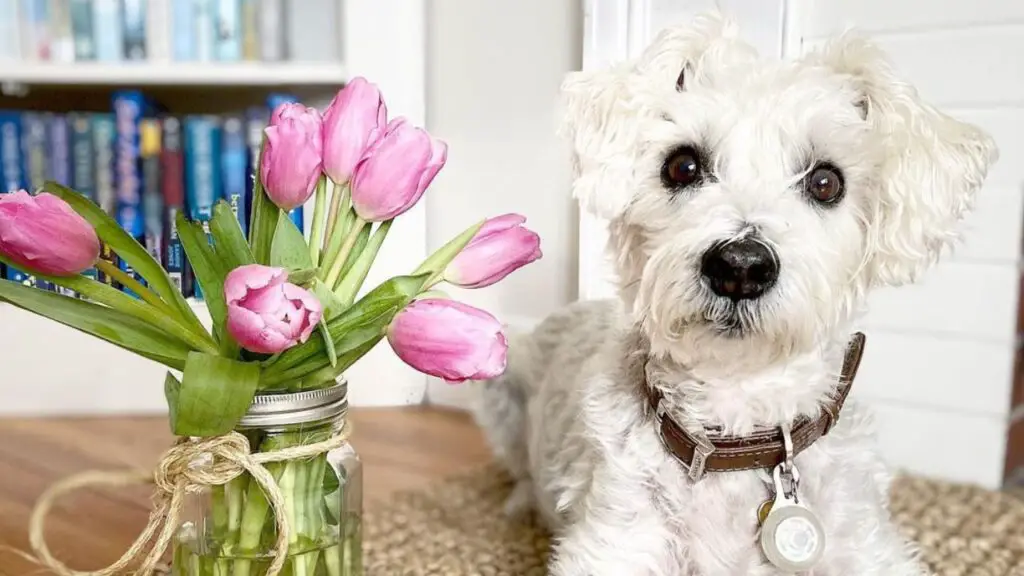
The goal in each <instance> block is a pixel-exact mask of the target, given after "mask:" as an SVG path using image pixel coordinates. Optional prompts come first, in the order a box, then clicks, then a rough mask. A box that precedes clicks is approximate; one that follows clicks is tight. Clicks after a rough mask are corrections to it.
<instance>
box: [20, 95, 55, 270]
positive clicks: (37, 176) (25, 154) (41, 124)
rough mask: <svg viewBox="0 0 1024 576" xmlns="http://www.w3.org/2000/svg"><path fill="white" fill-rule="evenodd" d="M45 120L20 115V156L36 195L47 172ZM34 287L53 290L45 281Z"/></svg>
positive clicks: (29, 114)
mask: <svg viewBox="0 0 1024 576" xmlns="http://www.w3.org/2000/svg"><path fill="white" fill-rule="evenodd" d="M47 120H48V119H47V117H46V115H45V114H41V113H38V112H25V113H23V114H22V115H21V154H22V161H23V162H24V168H23V171H24V174H25V177H26V178H27V180H28V190H29V193H30V194H35V193H37V192H38V191H39V189H40V188H42V187H43V184H44V183H45V182H46V178H47V172H48V171H49V166H48V164H49V163H48V162H47V160H46V157H47V153H48V150H49V143H48V142H47V128H48V126H47V124H48V122H47ZM35 286H36V288H40V289H42V290H53V284H50V283H49V282H47V281H45V280H39V279H36V280H35Z"/></svg>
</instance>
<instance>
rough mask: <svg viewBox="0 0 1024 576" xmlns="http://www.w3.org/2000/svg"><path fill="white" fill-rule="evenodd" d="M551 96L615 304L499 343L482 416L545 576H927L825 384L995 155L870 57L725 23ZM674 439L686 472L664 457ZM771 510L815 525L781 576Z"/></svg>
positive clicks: (860, 433)
mask: <svg viewBox="0 0 1024 576" xmlns="http://www.w3.org/2000/svg"><path fill="white" fill-rule="evenodd" d="M563 93H564V97H565V104H566V109H567V122H566V129H565V132H566V134H567V135H568V137H569V139H570V140H571V143H572V146H573V153H574V154H573V155H574V168H575V181H574V185H573V190H574V195H575V196H576V197H577V198H578V199H579V201H580V202H581V204H582V205H583V207H584V208H586V209H588V210H590V211H591V212H593V213H595V214H597V215H599V216H601V217H603V218H605V219H607V220H608V221H609V222H610V233H611V234H610V242H609V246H608V250H609V253H610V257H611V258H612V260H613V261H614V263H615V267H616V269H617V273H618V279H617V286H618V294H619V298H618V299H617V300H615V301H599V302H582V303H577V304H574V305H571V306H570V307H568V308H567V309H565V310H563V311H560V312H557V313H555V314H553V315H552V316H550V317H549V318H547V319H546V320H545V321H544V322H543V323H541V324H540V325H539V326H538V327H537V328H536V329H535V330H534V331H533V332H532V333H531V334H528V335H523V336H521V337H517V338H513V340H512V344H511V350H510V360H509V368H508V371H507V373H506V374H505V375H504V376H503V377H501V378H499V379H496V380H493V381H489V382H486V383H483V384H482V385H481V388H480V390H481V394H480V400H481V401H482V402H481V404H480V407H479V408H478V410H477V413H476V417H477V420H478V422H479V423H480V424H481V426H482V427H483V429H484V430H485V432H486V434H487V435H488V438H489V440H490V442H491V444H492V445H493V449H494V451H495V453H496V455H497V456H498V457H499V459H500V460H501V461H502V462H503V463H504V465H506V466H507V468H508V470H509V471H510V473H511V474H512V476H514V478H515V479H516V481H517V485H516V488H515V490H514V491H513V493H512V496H511V497H510V499H509V502H508V505H507V509H508V511H509V512H510V513H516V512H522V511H524V510H529V509H531V508H532V509H535V510H536V511H538V512H539V514H540V516H541V518H542V519H543V520H544V521H545V522H546V523H548V524H549V525H550V527H551V528H552V529H553V530H554V531H555V534H556V540H555V547H554V550H553V555H552V560H551V564H550V570H551V573H552V574H553V575H555V576H630V575H656V576H673V575H694V576H696V575H700V576H729V575H768V574H784V573H791V572H798V573H803V574H813V575H814V576H821V575H828V576H868V575H884V576H904V575H918V574H923V573H925V568H924V567H923V566H922V565H921V563H920V562H919V560H918V559H917V558H916V553H915V551H914V549H913V548H912V547H911V546H910V545H909V544H908V543H906V542H905V541H903V540H902V539H901V537H900V535H899V534H898V532H897V530H896V529H895V526H894V524H893V523H892V521H891V519H890V516H889V513H888V510H887V494H888V488H889V482H890V472H889V471H888V470H887V467H886V465H885V464H884V463H883V462H882V460H881V459H880V457H879V456H878V455H877V453H876V451H875V446H874V444H873V442H874V437H873V431H872V424H871V421H870V419H869V418H868V416H867V415H865V413H864V412H863V411H862V409H861V408H859V407H858V406H857V405H856V403H855V402H849V403H847V404H846V406H845V407H842V402H841V398H840V396H845V391H844V390H840V388H842V386H843V378H841V377H840V375H839V373H840V371H841V369H842V368H841V367H842V366H844V362H843V360H844V357H845V356H844V353H845V351H846V350H847V346H848V343H849V342H851V337H853V334H854V328H853V325H854V322H855V320H856V319H857V318H858V317H859V316H860V314H861V313H862V312H863V307H864V304H865V300H866V295H867V293H868V292H869V291H870V290H871V289H873V288H875V287H881V286H896V285H901V284H906V283H909V282H912V281H914V280H915V279H916V278H917V277H918V276H919V275H920V274H921V273H922V272H924V271H925V270H926V269H927V268H929V267H930V266H931V265H932V264H933V263H934V262H935V261H936V259H937V258H938V257H939V256H940V254H941V253H942V252H944V251H945V250H946V249H947V248H949V247H950V246H951V245H952V244H953V243H954V241H955V240H956V239H957V238H958V233H957V228H958V226H957V225H958V223H959V222H960V221H961V220H962V219H963V218H964V216H965V215H966V214H967V213H968V212H969V211H970V210H971V209H972V207H973V205H974V200H975V195H976V192H977V191H978V189H979V188H980V187H981V184H982V182H983V180H984V178H985V176H986V173H987V170H988V167H989V165H990V164H991V163H992V162H994V161H995V160H996V158H997V155H998V153H997V150H996V148H995V146H994V144H993V142H992V140H991V139H990V138H989V137H988V136H987V135H986V134H984V133H983V132H981V131H980V130H978V129H977V128H975V127H974V126H971V125H969V124H965V123H963V122H960V121H957V120H955V119H953V118H951V117H949V116H947V115H944V114H943V113H941V112H939V111H938V110H936V109H935V108H933V107H931V106H929V105H928V104H926V103H924V102H922V101H921V100H920V99H919V97H918V95H917V93H916V91H915V90H914V88H913V87H911V86H910V85H908V84H907V83H905V82H903V81H901V80H900V79H899V78H898V77H897V76H896V74H895V73H894V70H893V67H892V66H891V65H890V64H889V63H888V61H887V59H886V58H885V56H884V55H883V53H882V52H881V51H880V50H879V49H878V48H877V47H875V46H874V45H873V44H871V43H870V42H868V41H866V40H864V39H862V38H859V37H857V36H855V35H851V34H845V35H843V36H841V37H839V38H837V39H835V40H833V41H832V42H831V43H829V44H828V45H826V46H825V47H824V48H822V49H820V50H819V51H817V52H815V53H813V54H809V55H807V56H805V57H803V58H802V59H800V60H797V61H782V62H780V61H777V60H774V59H764V58H761V57H759V56H758V55H757V53H756V52H755V50H754V49H753V48H751V47H750V46H748V45H747V44H745V43H743V42H742V41H740V40H738V39H737V37H736V29H735V26H734V24H732V23H731V21H729V20H727V19H725V18H723V17H721V16H719V15H717V14H708V15H704V16H701V17H699V18H697V19H696V20H694V21H693V22H692V23H689V24H688V25H686V26H681V27H675V28H671V29H668V30H665V31H664V32H662V33H661V34H660V35H659V36H658V37H657V39H656V40H655V41H654V43H653V45H651V46H650V47H649V48H648V49H647V50H646V51H645V52H644V53H643V54H642V55H641V56H640V57H638V58H636V59H635V60H632V61H628V62H625V63H622V64H620V65H618V66H615V67H613V68H611V69H608V70H602V71H585V72H576V73H572V74H571V75H570V76H569V77H568V78H567V80H566V81H565V83H564V85H563ZM869 349H870V348H869ZM854 364H855V363H854ZM855 367H856V366H855V365H854V366H853V368H855ZM847 368H849V366H847ZM655 404H657V405H655ZM839 408H842V413H841V417H839V418H838V420H835V418H833V419H827V418H826V419H824V420H823V417H824V416H827V415H829V414H832V412H838V410H839ZM832 415H833V416H834V415H835V414H832ZM665 420H668V421H671V422H673V423H675V424H677V426H676V428H679V429H683V430H684V431H687V434H688V436H687V437H688V438H690V441H691V442H690V443H691V445H692V444H696V445H698V446H699V447H698V448H696V449H694V450H693V454H697V456H696V457H695V458H692V459H689V460H688V459H687V458H685V457H684V458H682V459H680V458H679V457H677V456H676V455H675V454H676V453H675V452H672V451H670V447H671V444H670V443H668V442H667V441H666V440H664V437H663V436H662V435H661V430H662V427H661V426H662V422H663V421H665ZM808 422H810V423H813V424H814V425H815V426H817V423H819V422H827V424H824V425H823V426H822V427H821V428H819V429H814V430H812V429H811V428H813V427H809V426H808V425H807V424H808ZM832 422H836V426H835V428H834V429H831V423H832ZM800 426H804V427H803V428H801V430H802V431H803V432H801V434H802V435H801V436H800V437H799V438H798V437H797V435H798V434H797V428H799V427H800ZM808 430H810V432H808ZM787 434H788V436H787ZM677 436H678V434H677ZM780 438H781V440H780ZM694 439H696V440H694ZM790 439H792V443H793V444H795V446H792V447H790V448H789V454H790V455H791V456H790V457H785V453H786V447H787V445H788V444H790V443H791V442H790ZM729 442H732V444H731V445H730V444H729ZM808 444H809V445H808ZM676 445H677V446H678V445H680V443H679V442H676ZM752 445H753V446H761V447H764V446H767V447H768V448H765V449H764V450H763V451H755V453H754V456H751V455H750V450H749V446H752ZM730 446H731V448H730ZM780 447H781V448H780ZM706 448H710V450H705V449H706ZM716 450H717V451H718V452H719V453H717V456H716ZM744 451H746V452H745V453H743V454H740V453H741V452H744ZM730 454H733V455H737V454H738V455H739V456H737V458H739V457H743V458H748V460H749V459H750V458H753V460H749V461H750V462H754V464H753V465H748V466H745V467H743V466H740V467H733V468H731V467H730V466H731V465H732V464H733V462H732V461H729V460H728V458H729V457H730ZM758 454H768V456H767V457H765V458H764V459H762V458H761V456H758ZM779 454H782V456H779ZM773 455H774V456H778V457H779V458H782V459H781V460H779V459H774V460H773V459H772V458H773V457H774V456H773ZM684 456H685V454H684ZM714 457H718V460H717V464H716V461H715V460H714ZM695 460H700V461H695ZM687 464H689V465H687ZM748 464H749V462H748ZM715 466H718V468H717V469H716V468H715ZM734 468H740V469H734ZM796 472H798V474H799V482H797V478H796V477H795V476H796V474H795V473H796ZM776 476H779V477H780V478H781V480H778V482H781V484H778V482H777V481H776V479H775V477H776ZM777 485H778V486H779V488H777V487H776V486H777ZM780 494H781V496H782V497H784V498H787V499H790V500H792V499H796V498H798V499H799V500H798V502H799V506H802V507H803V509H804V510H809V511H811V512H812V513H813V516H814V517H816V518H817V519H818V524H815V523H814V521H813V520H807V519H803V520H801V519H799V518H798V519H797V520H795V521H794V522H793V523H790V526H789V527H790V528H792V529H793V530H790V533H787V534H788V536H787V535H786V534H783V533H782V532H781V531H780V532H778V533H774V534H775V535H776V536H777V538H778V547H780V548H786V547H787V546H788V549H786V550H782V555H783V556H786V554H789V555H790V556H788V557H787V558H789V560H790V561H791V562H792V563H791V564H788V565H787V564H785V561H786V558H783V560H782V561H772V560H770V559H769V558H768V556H767V555H768V552H767V551H766V548H765V547H764V545H762V544H761V537H762V535H763V533H764V530H765V528H764V527H763V526H764V522H766V520H765V518H764V517H763V516H762V517H760V518H759V515H758V512H759V511H762V510H761V506H762V504H763V503H764V502H765V501H767V500H772V499H775V498H777V497H778V496H780ZM776 506H777V507H779V508H780V510H781V509H782V508H784V507H785V506H784V504H779V503H776ZM789 508H790V509H792V508H793V506H789ZM764 511H767V508H766V509H765V510H764ZM768 517H769V518H770V517H771V514H768ZM801 518H802V517H801ZM767 521H770V520H767ZM801 522H802V524H801ZM787 538H788V539H789V541H787ZM769 540H770V539H769ZM769 545H770V542H769ZM809 556H814V558H812V559H811V563H810V564H801V562H804V561H805V560H808V558H809ZM780 562H781V563H780Z"/></svg>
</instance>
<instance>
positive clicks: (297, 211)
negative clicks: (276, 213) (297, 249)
mask: <svg viewBox="0 0 1024 576" xmlns="http://www.w3.org/2000/svg"><path fill="white" fill-rule="evenodd" d="M288 217H289V218H291V219H292V222H294V223H295V227H296V228H298V229H299V232H302V233H303V234H305V233H306V221H305V218H304V215H303V213H302V206H296V207H295V208H293V209H292V211H291V212H289V213H288Z"/></svg>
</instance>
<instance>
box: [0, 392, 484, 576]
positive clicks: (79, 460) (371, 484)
mask: <svg viewBox="0 0 1024 576" xmlns="http://www.w3.org/2000/svg"><path fill="white" fill-rule="evenodd" d="M352 421H353V423H354V424H355V427H354V436H353V440H352V442H353V444H354V445H355V447H356V450H357V451H358V452H359V453H360V455H361V456H362V457H363V462H364V463H365V466H366V468H365V477H364V482H365V486H366V494H367V496H366V498H367V505H368V506H372V505H373V501H375V500H380V499H383V498H386V497H387V496H388V495H389V494H391V493H393V492H394V491H396V490H402V489H409V488H416V487H418V486H421V485H423V484H424V483H426V482H429V481H431V480H434V479H438V478H441V477H444V476H446V475H449V474H451V473H453V472H458V471H460V470H463V469H465V468H467V467H472V466H476V465H479V464H482V463H484V462H486V461H487V460H488V458H489V453H488V451H487V448H486V446H485V445H484V442H483V439H482V438H481V435H480V433H479V431H478V430H477V428H476V426H475V425H474V424H473V423H472V421H471V420H470V419H469V418H468V417H467V416H466V415H465V414H463V413H460V412H454V411H447V410H438V409H429V408H403V409H391V408H388V409H363V410H356V411H354V414H353V415H352ZM172 439H173V438H172V436H171V434H170V432H169V431H168V428H167V421H166V419H164V418H90V419H86V418H77V419H71V418H62V419H50V420H40V419H34V420H33V419H0V576H26V575H28V574H41V573H42V572H41V571H39V569H38V567H37V566H34V565H32V564H30V563H28V562H27V561H25V560H23V559H21V558H19V557H18V556H17V555H15V554H12V553H9V552H7V551H5V550H4V549H5V548H6V547H13V548H16V549H20V550H28V549H29V548H28V535H27V526H28V517H29V514H30V513H31V509H32V506H33V504H34V503H35V500H36V498H37V497H38V496H39V495H40V494H41V493H42V492H43V490H45V489H46V487H47V486H48V485H50V484H51V483H53V482H54V481H56V480H59V479H61V478H63V477H65V476H68V475H71V474H74V473H76V472H81V471H85V470H118V469H122V468H131V467H135V468H139V469H145V470H149V469H151V467H152V466H153V464H154V463H155V462H156V460H157V458H158V457H159V455H160V453H161V452H162V451H163V450H164V449H166V448H167V447H168V446H169V445H170V443H171V441H172ZM148 498H149V490H148V489H147V488H144V487H139V488H135V489H129V490H122V491H118V492H114V493H110V492H92V491H83V492H81V493H79V494H77V495H75V496H72V497H69V498H68V499H67V500H66V501H62V502H60V503H59V504H58V505H57V507H56V508H55V510H54V512H53V513H52V514H51V516H50V519H49V521H48V527H49V529H48V531H47V542H49V543H50V547H51V550H52V551H53V552H54V554H55V555H56V556H57V557H58V558H59V559H61V560H63V561H64V562H65V563H66V564H68V565H69V566H70V567H71V568H74V569H77V570H94V569H97V568H99V567H102V566H106V565H107V564H109V563H110V562H112V561H113V560H115V559H116V558H117V557H118V556H119V555H120V554H121V553H122V552H124V550H126V549H127V548H128V546H129V545H130V544H131V542H132V540H133V539H134V538H135V537H136V536H137V535H138V532H139V530H140V529H141V527H142V526H143V525H144V524H145V522H146V518H147V513H148V510H149V501H148Z"/></svg>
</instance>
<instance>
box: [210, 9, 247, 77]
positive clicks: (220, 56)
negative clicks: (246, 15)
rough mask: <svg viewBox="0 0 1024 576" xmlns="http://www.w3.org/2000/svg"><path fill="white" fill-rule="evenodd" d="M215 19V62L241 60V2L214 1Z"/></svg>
mask: <svg viewBox="0 0 1024 576" xmlns="http://www.w3.org/2000/svg"><path fill="white" fill-rule="evenodd" d="M216 2H217V6H216V8H217V14H216V18H215V29H216V35H217V40H216V48H215V49H216V52H217V60H220V61H222V62H235V61H237V60H241V59H242V4H241V0H216Z"/></svg>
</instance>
